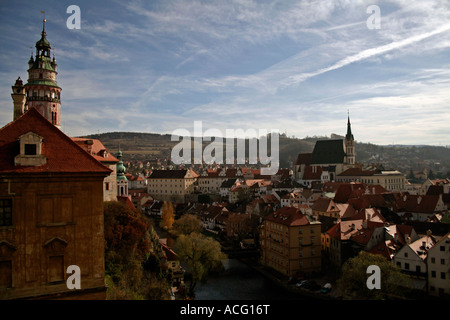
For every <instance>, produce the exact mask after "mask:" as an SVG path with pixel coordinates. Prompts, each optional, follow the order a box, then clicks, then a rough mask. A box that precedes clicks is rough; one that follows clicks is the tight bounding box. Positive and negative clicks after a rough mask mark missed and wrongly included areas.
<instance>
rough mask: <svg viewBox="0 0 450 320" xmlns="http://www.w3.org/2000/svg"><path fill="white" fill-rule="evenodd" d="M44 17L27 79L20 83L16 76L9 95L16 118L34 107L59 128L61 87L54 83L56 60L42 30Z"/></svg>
mask: <svg viewBox="0 0 450 320" xmlns="http://www.w3.org/2000/svg"><path fill="white" fill-rule="evenodd" d="M45 23H46V20H45V19H44V20H43V26H42V32H41V39H40V40H39V41H37V42H36V45H35V47H36V51H35V55H34V57H33V53H32V54H31V57H30V60H28V81H27V83H26V84H23V81H22V79H21V78H20V77H19V78H18V79H17V80H16V82H15V84H14V85H13V86H12V91H13V92H12V94H11V97H12V99H13V103H14V113H13V114H14V117H13V120H16V119H17V118H18V117H20V116H21V115H23V114H24V113H25V112H26V111H27V110H29V109H31V108H36V109H37V110H38V111H39V113H40V114H42V115H43V116H44V117H45V118H46V119H47V120H48V121H50V122H51V123H52V124H53V125H55V126H56V127H57V128H59V129H61V88H60V87H59V86H58V83H57V82H56V76H57V74H58V73H57V71H56V70H57V63H56V59H55V56H54V55H53V57H52V56H51V51H52V47H51V45H50V42H49V41H48V40H47V33H46V31H45Z"/></svg>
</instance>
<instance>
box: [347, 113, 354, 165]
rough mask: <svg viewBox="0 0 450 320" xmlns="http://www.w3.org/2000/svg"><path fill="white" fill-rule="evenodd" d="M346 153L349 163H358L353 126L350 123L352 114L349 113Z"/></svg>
mask: <svg viewBox="0 0 450 320" xmlns="http://www.w3.org/2000/svg"><path fill="white" fill-rule="evenodd" d="M345 153H346V155H347V161H346V162H347V164H348V165H355V164H356V154H355V139H354V138H353V134H352V127H351V124H350V115H348V120H347V134H346V135H345Z"/></svg>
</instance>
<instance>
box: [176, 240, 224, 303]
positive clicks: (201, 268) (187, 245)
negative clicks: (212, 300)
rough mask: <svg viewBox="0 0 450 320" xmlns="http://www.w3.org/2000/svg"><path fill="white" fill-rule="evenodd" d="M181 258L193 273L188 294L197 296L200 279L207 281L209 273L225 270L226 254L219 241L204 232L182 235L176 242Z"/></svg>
mask: <svg viewBox="0 0 450 320" xmlns="http://www.w3.org/2000/svg"><path fill="white" fill-rule="evenodd" d="M175 248H176V252H177V253H178V256H179V257H180V259H181V260H182V261H184V262H186V263H187V265H188V269H189V271H190V273H191V277H192V278H191V281H190V285H189V288H188V292H187V294H188V296H190V297H194V296H195V286H196V285H197V282H198V281H206V280H207V277H208V274H210V273H211V272H213V271H220V270H223V268H224V266H223V261H222V260H224V259H226V255H225V254H224V253H223V252H222V251H221V247H220V244H219V242H217V241H216V240H214V239H213V238H211V237H207V236H204V235H203V234H200V233H197V232H192V233H190V234H189V235H184V234H182V235H180V236H179V237H178V238H177V241H176V244H175Z"/></svg>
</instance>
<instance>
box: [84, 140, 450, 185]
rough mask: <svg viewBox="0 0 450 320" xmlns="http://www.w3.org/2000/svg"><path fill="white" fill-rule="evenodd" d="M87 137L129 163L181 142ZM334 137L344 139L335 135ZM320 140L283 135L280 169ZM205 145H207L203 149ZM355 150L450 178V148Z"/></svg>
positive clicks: (359, 145) (389, 164)
mask: <svg viewBox="0 0 450 320" xmlns="http://www.w3.org/2000/svg"><path fill="white" fill-rule="evenodd" d="M86 137H87V138H94V139H100V140H101V141H102V142H103V144H104V145H105V146H106V147H107V148H108V149H109V150H110V152H113V153H116V152H117V151H118V149H119V146H120V149H121V150H122V152H123V154H124V160H126V161H133V160H140V161H144V160H150V159H167V158H170V153H171V150H172V148H173V147H174V146H175V145H176V144H177V143H178V141H171V135H169V134H164V135H161V134H155V133H136V132H109V133H101V134H94V135H89V136H86ZM331 138H333V139H337V138H342V137H340V136H338V135H335V134H333V135H331ZM319 139H330V137H307V138H303V139H298V138H290V137H287V136H285V135H280V144H279V149H280V166H281V167H284V168H285V167H292V166H293V164H294V163H295V160H296V158H297V155H298V153H304V152H312V150H313V148H314V144H315V142H316V141H317V140H319ZM206 144H207V143H204V146H205V145H206ZM235 146H236V143H235ZM269 147H270V143H269ZM355 148H356V160H357V161H358V162H360V163H363V164H367V165H368V164H375V163H382V164H383V165H384V167H385V168H392V169H398V170H400V171H402V172H404V173H406V174H408V173H409V172H410V170H411V169H412V170H414V171H419V170H420V171H423V170H425V171H426V172H427V173H428V172H429V170H432V172H433V173H434V174H435V175H438V176H439V177H443V176H450V174H449V173H450V172H449V171H450V148H446V147H440V146H423V145H421V146H396V145H394V146H381V145H374V144H371V143H363V142H358V141H357V142H356V146H355ZM246 150H248V148H247V149H246Z"/></svg>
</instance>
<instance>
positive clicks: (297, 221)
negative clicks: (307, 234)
mask: <svg viewBox="0 0 450 320" xmlns="http://www.w3.org/2000/svg"><path fill="white" fill-rule="evenodd" d="M264 220H267V221H271V222H275V223H279V224H283V225H286V226H306V225H309V224H310V222H309V220H308V218H307V217H306V215H304V214H302V213H301V211H300V210H299V209H298V208H294V207H282V208H281V209H279V210H277V211H275V212H273V213H271V214H269V215H268V216H267V217H266V218H265V219H264Z"/></svg>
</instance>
